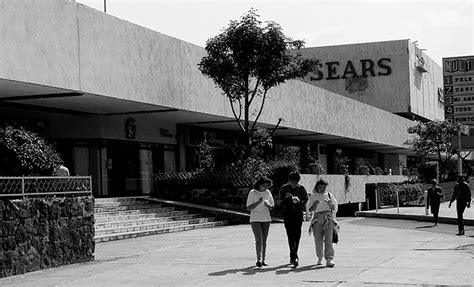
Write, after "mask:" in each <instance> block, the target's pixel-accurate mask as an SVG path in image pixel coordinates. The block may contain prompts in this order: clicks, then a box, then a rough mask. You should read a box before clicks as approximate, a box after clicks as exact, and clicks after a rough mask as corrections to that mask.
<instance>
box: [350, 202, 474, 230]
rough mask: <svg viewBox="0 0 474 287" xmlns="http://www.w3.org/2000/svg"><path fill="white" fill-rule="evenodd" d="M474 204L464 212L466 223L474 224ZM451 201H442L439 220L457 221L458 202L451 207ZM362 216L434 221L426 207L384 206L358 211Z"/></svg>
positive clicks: (452, 222)
mask: <svg viewBox="0 0 474 287" xmlns="http://www.w3.org/2000/svg"><path fill="white" fill-rule="evenodd" d="M473 205H474V204H471V207H470V208H466V209H465V211H464V214H463V217H464V221H465V224H467V225H474V206H473ZM448 206H449V202H442V203H441V205H440V207H439V222H444V223H451V224H456V223H457V213H456V202H453V204H452V206H451V208H449V207H448ZM357 214H358V215H360V216H367V217H379V218H399V219H403V218H404V219H415V220H420V221H429V222H432V221H433V215H432V214H431V210H428V214H427V212H426V210H425V207H400V208H396V207H395V208H393V207H392V208H383V209H378V210H370V211H362V212H358V213H357Z"/></svg>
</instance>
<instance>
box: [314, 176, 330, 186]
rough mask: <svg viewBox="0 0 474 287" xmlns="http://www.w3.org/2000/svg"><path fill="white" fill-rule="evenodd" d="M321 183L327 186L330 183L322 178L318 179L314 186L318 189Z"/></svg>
mask: <svg viewBox="0 0 474 287" xmlns="http://www.w3.org/2000/svg"><path fill="white" fill-rule="evenodd" d="M320 185H326V186H328V185H329V182H327V181H325V180H324V179H322V178H321V179H320V180H318V181H317V182H316V184H315V185H314V188H315V189H317V188H318V186H320Z"/></svg>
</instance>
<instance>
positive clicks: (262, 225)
mask: <svg viewBox="0 0 474 287" xmlns="http://www.w3.org/2000/svg"><path fill="white" fill-rule="evenodd" d="M271 184H272V181H271V180H270V179H268V178H266V177H260V178H259V179H258V180H257V181H256V182H255V184H254V188H253V189H252V190H250V192H249V194H248V196H247V209H248V210H250V226H251V227H252V232H253V235H254V237H255V251H256V253H257V263H256V265H257V267H262V266H267V263H266V262H265V256H266V250H267V238H268V231H269V230H270V223H271V221H272V218H271V216H270V210H271V209H272V208H273V206H274V204H275V203H274V201H273V196H272V193H271V192H270V191H269V190H268V187H270V186H271Z"/></svg>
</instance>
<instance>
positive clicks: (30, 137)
mask: <svg viewBox="0 0 474 287" xmlns="http://www.w3.org/2000/svg"><path fill="white" fill-rule="evenodd" d="M0 157H1V159H2V163H1V167H0V174H2V175H15V176H35V175H40V176H47V175H52V174H53V171H54V169H55V168H56V167H57V166H59V165H61V164H62V162H63V161H62V159H61V157H60V155H59V153H58V152H56V150H55V149H54V148H53V147H52V146H51V145H49V144H47V143H46V142H45V140H44V139H43V138H41V137H40V136H38V135H37V134H35V133H33V132H30V131H27V130H24V129H16V128H12V127H7V128H5V129H0Z"/></svg>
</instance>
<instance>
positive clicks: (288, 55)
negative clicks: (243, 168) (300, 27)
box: [198, 9, 319, 154]
mask: <svg viewBox="0 0 474 287" xmlns="http://www.w3.org/2000/svg"><path fill="white" fill-rule="evenodd" d="M302 47H304V41H301V40H292V39H291V38H289V37H287V36H285V35H284V34H283V32H282V28H281V27H280V25H279V24H277V23H275V22H266V24H265V25H262V22H261V21H260V20H259V15H257V14H256V10H254V9H250V10H249V11H248V13H247V14H245V15H244V16H242V18H241V19H240V21H235V20H233V21H231V22H230V24H229V26H228V27H227V28H226V29H225V30H224V31H223V32H222V33H221V34H219V35H217V36H215V37H214V38H211V39H209V40H207V42H206V47H205V49H206V52H207V56H205V57H203V58H202V59H201V62H200V63H199V64H198V67H199V70H200V71H201V72H202V73H203V74H204V75H205V76H208V77H209V78H211V79H212V80H213V81H214V83H215V84H216V86H217V87H219V88H220V89H221V90H222V92H223V94H224V95H225V96H226V97H227V98H228V100H229V103H230V106H231V108H232V112H233V115H234V117H235V119H236V122H237V124H238V125H239V127H240V130H241V131H242V132H243V134H244V135H245V137H246V146H247V154H249V153H250V149H251V147H252V146H254V145H257V144H258V143H260V142H264V141H265V140H266V139H265V138H257V137H256V136H255V131H256V124H257V122H258V120H259V118H260V116H261V114H262V111H263V107H264V105H265V100H266V97H267V92H268V91H269V90H270V89H271V88H273V87H276V86H278V85H280V84H282V83H284V82H285V81H287V80H291V79H295V78H300V77H304V76H306V75H307V74H308V73H309V72H314V71H316V70H317V68H318V66H319V61H318V60H316V59H306V58H304V57H303V56H302V55H301V54H299V53H296V52H294V51H293V52H290V50H298V49H300V48H302ZM257 98H259V100H257ZM252 104H255V107H256V108H255V109H254V110H252V108H253V106H252ZM251 117H252V118H251ZM281 121H282V118H280V119H278V123H277V124H276V125H275V126H274V128H273V130H272V131H271V132H270V133H269V136H271V135H272V134H273V132H274V131H275V130H276V128H277V127H278V126H279V125H280V123H281ZM251 122H252V124H251Z"/></svg>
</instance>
